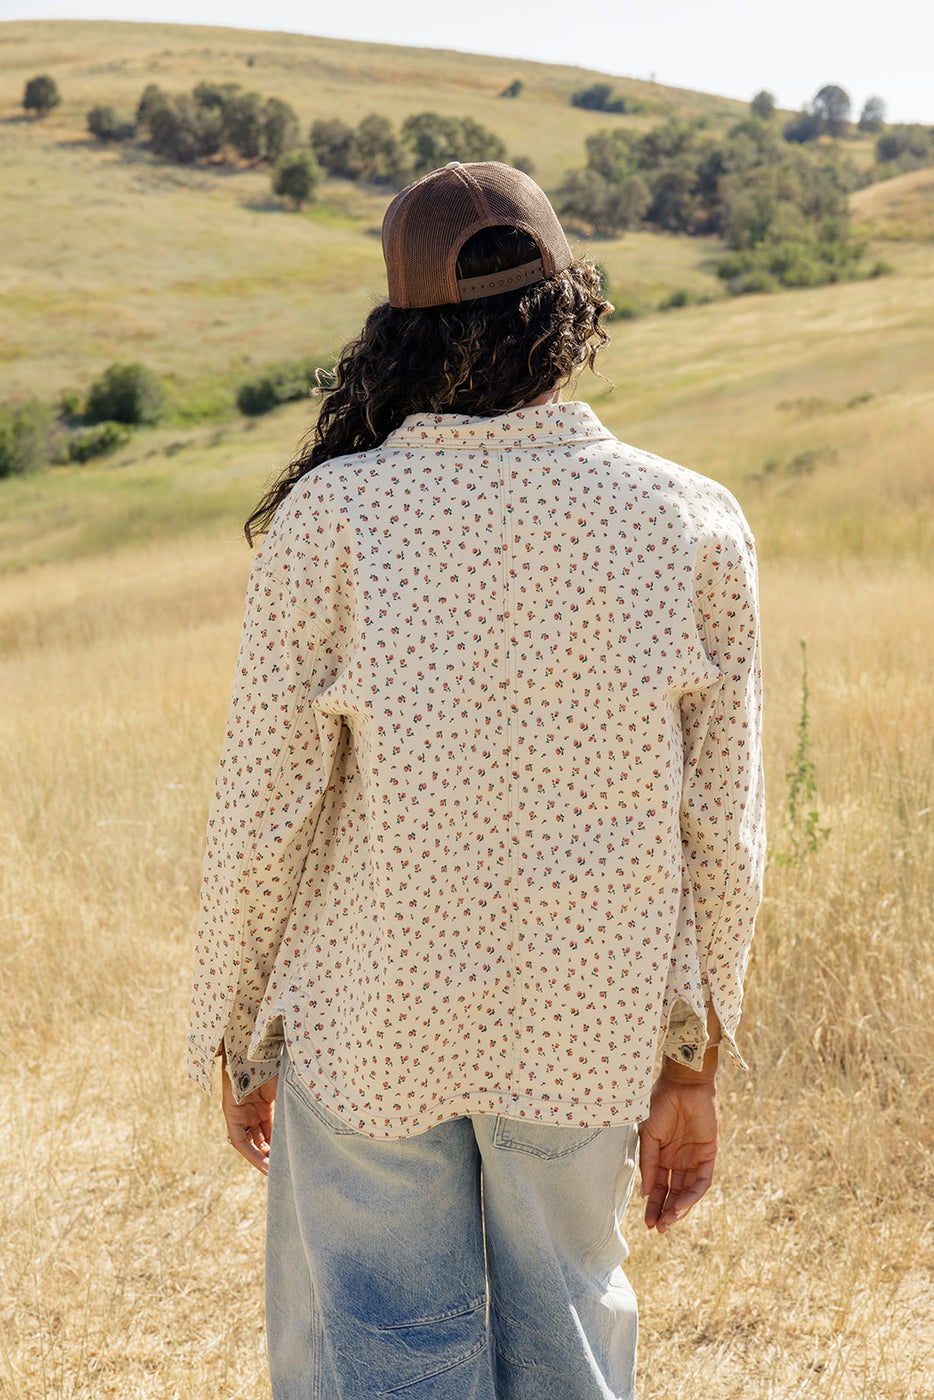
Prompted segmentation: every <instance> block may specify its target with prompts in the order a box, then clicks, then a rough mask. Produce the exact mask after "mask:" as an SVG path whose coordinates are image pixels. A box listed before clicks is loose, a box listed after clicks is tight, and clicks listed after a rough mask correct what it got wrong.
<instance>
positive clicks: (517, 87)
mask: <svg viewBox="0 0 934 1400" xmlns="http://www.w3.org/2000/svg"><path fill="white" fill-rule="evenodd" d="M523 86H524V84H523V82H522V79H521V78H514V79H513V81H512V82H511V83H510V84H509V85H508V86H507V87H504V88H503V90H502V92H501V93H500V97H518V96H519V93H520V92H521V91H522V88H523Z"/></svg>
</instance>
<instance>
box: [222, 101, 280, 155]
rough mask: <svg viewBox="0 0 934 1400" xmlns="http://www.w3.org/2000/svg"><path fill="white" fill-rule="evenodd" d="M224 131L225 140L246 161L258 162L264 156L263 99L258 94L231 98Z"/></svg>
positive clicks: (226, 107) (223, 124) (225, 116)
mask: <svg viewBox="0 0 934 1400" xmlns="http://www.w3.org/2000/svg"><path fill="white" fill-rule="evenodd" d="M290 110H291V109H290ZM222 130H223V135H224V139H225V140H227V141H229V142H230V144H231V146H233V148H234V150H235V151H236V152H237V154H238V155H239V156H242V157H243V159H244V160H258V159H259V158H260V156H262V154H263V99H262V98H261V97H260V95H259V93H258V92H243V93H235V94H234V95H233V96H231V97H230V99H229V100H228V101H227V102H226V103H225V105H224V109H223V123H222Z"/></svg>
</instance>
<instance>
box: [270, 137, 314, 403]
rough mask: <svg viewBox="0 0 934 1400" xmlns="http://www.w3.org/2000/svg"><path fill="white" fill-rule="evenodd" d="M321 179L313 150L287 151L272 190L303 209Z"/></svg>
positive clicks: (311, 197)
mask: <svg viewBox="0 0 934 1400" xmlns="http://www.w3.org/2000/svg"><path fill="white" fill-rule="evenodd" d="M320 180H321V167H320V165H319V164H318V162H317V161H316V160H315V157H314V153H313V152H312V151H287V152H286V154H285V155H284V156H280V157H279V159H278V160H277V161H276V166H275V169H274V170H273V175H272V191H273V194H277V195H279V197H280V199H288V200H291V202H292V203H293V204H294V205H295V208H296V209H301V207H302V205H303V204H305V203H307V201H308V200H309V199H313V198H314V193H315V190H316V189H317V187H318V184H319V182H320ZM263 411H265V410H263Z"/></svg>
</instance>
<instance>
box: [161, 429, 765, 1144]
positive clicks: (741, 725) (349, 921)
mask: <svg viewBox="0 0 934 1400" xmlns="http://www.w3.org/2000/svg"><path fill="white" fill-rule="evenodd" d="M763 858H764V827H763V800H762V770H761V743H760V669H759V649H758V610H757V598H756V571H755V557H754V551H753V543H752V539H751V536H750V533H749V529H748V526H747V524H746V522H745V520H744V518H743V515H742V513H741V511H740V509H739V507H738V506H737V504H736V502H735V501H734V499H733V498H732V496H731V495H730V494H729V493H728V492H727V491H726V490H725V489H724V488H723V487H721V486H719V485H717V484H716V483H714V482H712V481H708V480H706V479H705V478H703V477H701V476H698V475H696V474H694V473H693V472H690V471H686V470H684V469H683V468H681V467H678V466H675V465H673V464H672V463H670V462H666V461H663V460H661V459H660V458H658V457H654V456H652V455H650V454H649V453H646V452H642V451H639V450H637V449H635V448H632V447H627V446H626V445H624V444H622V443H620V442H618V441H617V440H616V439H615V438H614V437H613V436H612V434H610V433H609V432H608V431H607V430H606V429H605V428H604V427H603V426H602V424H601V423H600V422H599V421H598V420H597V418H596V417H595V416H594V414H593V413H592V411H591V410H590V409H589V407H588V406H587V405H586V404H583V403H566V404H565V403H559V404H550V405H547V406H542V407H533V408H525V409H520V410H516V411H515V412H512V413H508V414H505V415H503V416H501V417H498V418H492V419H482V418H470V417H463V416H459V415H456V414H444V415H441V416H431V415H424V416H423V415H419V416H412V417H409V418H407V419H406V420H405V421H404V422H403V423H402V425H401V427H399V428H398V429H396V430H395V431H394V432H392V433H391V434H390V435H389V437H388V438H387V439H386V441H385V442H384V443H383V444H382V445H381V446H380V447H377V448H374V449H372V450H370V451H367V452H362V453H359V454H357V455H353V456H347V457H342V458H338V459H335V460H333V461H330V462H327V463H325V464H324V465H323V466H321V467H319V468H317V469H315V470H314V471H312V472H310V473H309V474H308V475H306V476H304V477H303V478H302V479H301V480H300V481H299V482H298V484H297V485H296V486H295V488H294V489H293V491H292V493H291V495H290V496H289V497H288V499H287V500H286V501H285V502H283V504H282V506H281V507H280V509H279V512H278V514H277V516H276V519H275V522H274V524H273V527H272V529H271V531H270V533H269V534H268V536H267V537H266V539H265V541H264V542H263V544H262V547H261V548H260V549H259V551H258V553H257V555H256V559H255V563H254V568H253V572H252V575H251V580H250V585H249V591H248V598H247V604H246V617H245V622H244V629H243V638H242V644H241V647H240V654H239V660H238V663H237V672H236V682H235V686H234V693H233V700H232V703H231V709H230V718H229V723H228V728H227V737H226V742H225V744H224V749H223V753H222V756H221V761H220V768H219V771H218V775H217V783H216V789H215V794H214V800H213V804H212V808H211V814H210V819H209V824H208V833H207V850H206V855H205V863H204V881H203V886H202V897H201V919H200V928H199V934H198V942H197V951H196V957H195V969H194V994H193V1000H192V1021H191V1033H190V1036H189V1050H190V1059H189V1066H190V1073H191V1074H192V1077H193V1078H195V1079H196V1081H198V1082H199V1083H201V1084H202V1085H203V1086H204V1087H206V1088H207V1087H209V1085H210V1077H211V1066H212V1062H213V1060H214V1058H215V1056H216V1055H217V1053H218V1051H219V1048H220V1045H221V1043H222V1042H223V1043H224V1045H225V1047H226V1054H227V1065H228V1073H229V1074H230V1076H231V1081H232V1083H233V1086H234V1091H235V1093H236V1095H237V1097H238V1098H242V1097H243V1096H244V1095H245V1094H246V1093H248V1092H249V1091H250V1090H251V1089H252V1088H254V1087H255V1086H256V1085H257V1084H259V1083H260V1082H262V1081H263V1080H264V1079H266V1078H269V1077H270V1076H271V1075H272V1074H274V1073H275V1072H276V1070H277V1068H278V1062H279V1057H280V1055H281V1053H282V1049H283V1044H284V1043H287V1045H288V1050H289V1056H290V1058H291V1060H292V1063H293V1064H294V1066H295V1069H296V1071H297V1073H298V1074H299V1076H300V1077H301V1078H302V1080H303V1081H304V1083H305V1084H306V1085H307V1087H308V1088H309V1089H310V1090H311V1092H312V1093H313V1094H314V1095H315V1096H317V1097H318V1099H319V1100H320V1101H321V1102H322V1103H323V1104H324V1105H326V1106H327V1107H328V1108H329V1109H331V1110H332V1111H333V1112H335V1113H337V1114H338V1115H339V1116H340V1117H341V1118H342V1119H343V1120H344V1121H345V1123H346V1124H347V1126H348V1127H350V1128H352V1129H356V1130H358V1131H362V1132H364V1133H366V1134H369V1135H370V1136H372V1137H386V1138H397V1137H405V1136H406V1135H408V1134H411V1133H416V1132H420V1131H422V1130H424V1129H426V1128H428V1127H430V1126H432V1125H433V1124H435V1123H438V1122H441V1121H443V1120H445V1119H447V1118H450V1117H453V1116H455V1115H458V1114H466V1113H495V1114H502V1115H506V1116H508V1117H513V1118H528V1119H533V1120H537V1121H540V1122H545V1123H553V1124H563V1125H575V1126H585V1125H595V1124H607V1123H610V1122H613V1121H619V1120H621V1119H628V1120H636V1119H639V1118H641V1117H644V1116H645V1114H646V1113H647V1111H648V1098H649V1089H650V1085H651V1081H652V1077H653V1069H654V1060H655V1056H656V1052H657V1049H658V1047H659V1045H660V1044H661V1045H662V1048H663V1050H664V1052H665V1053H666V1054H668V1055H671V1056H674V1057H677V1058H678V1059H680V1060H681V1061H682V1062H683V1063H687V1064H692V1063H693V1064H696V1065H697V1066H698V1067H699V1065H700V1061H701V1059H702V1056H703V1050H704V1046H705V1044H706V1031H705V1027H704V1021H705V1016H706V1008H707V1006H708V1003H711V1002H712V1004H713V1006H714V1008H715V1010H716V1011H717V1013H718V1015H719V1018H720V1022H721V1024H722V1026H723V1032H724V1037H725V1039H726V1042H727V1044H728V1045H729V1046H730V1047H731V1050H732V1051H733V1052H734V1053H735V1043H734V1040H733V1036H734V1032H735V1030H736V1026H737V1022H738V1020H739V1015H740V1003H741V998H742V983H743V974H744V970H745V966H746V960H747V956H748V950H749V942H750V938H751V935H752V929H753V920H754V917H755V912H756V908H757V905H758V902H759V897H760V884H761V877H762V868H763Z"/></svg>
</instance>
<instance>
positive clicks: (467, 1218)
mask: <svg viewBox="0 0 934 1400" xmlns="http://www.w3.org/2000/svg"><path fill="white" fill-rule="evenodd" d="M636 1142H637V1132H636V1128H635V1126H634V1125H633V1124H629V1123H623V1124H620V1125H619V1126H616V1127H612V1128H603V1129H601V1128H564V1127H550V1126H541V1125H538V1124H534V1123H526V1122H521V1121H519V1120H516V1119H510V1118H498V1117H494V1116H492V1115H489V1114H477V1115H473V1116H471V1117H461V1118H453V1119H450V1120H449V1121H447V1122H445V1123H441V1124H439V1125H438V1126H437V1127H434V1128H430V1129H428V1131H427V1132H423V1133H419V1134H417V1135H416V1136H414V1137H409V1138H404V1139H402V1140H401V1141H387V1140H385V1139H378V1140H374V1139H373V1138H369V1137H366V1136H365V1135H363V1134H361V1133H357V1132H354V1131H353V1130H351V1129H348V1128H347V1127H345V1126H344V1125H343V1124H342V1123H341V1122H340V1120H339V1119H338V1118H336V1117H335V1116H334V1115H333V1114H332V1113H330V1112H329V1111H328V1110H327V1109H324V1108H322V1107H321V1106H320V1105H319V1104H317V1103H316V1102H315V1100H314V1098H313V1096H312V1095H311V1094H310V1093H309V1092H308V1090H307V1089H306V1088H305V1086H304V1085H303V1084H302V1083H301V1081H300V1080H299V1078H298V1076H297V1075H296V1074H295V1071H294V1069H293V1068H292V1067H291V1066H290V1065H289V1064H288V1061H287V1060H286V1061H285V1062H284V1064H283V1075H282V1082H281V1084H280V1089H279V1093H278V1096H277V1103H276V1118H275V1128H274V1130H273V1139H272V1152H271V1159H270V1168H269V1208H268V1226H267V1247H266V1329H267V1337H268V1344H269V1366H270V1373H271V1376H272V1390H273V1396H274V1397H275V1400H365V1397H374V1396H390V1397H395V1400H494V1397H495V1400H631V1397H632V1395H633V1386H634V1380H635V1366H636V1301H635V1296H634V1294H633V1291H632V1289H631V1287H630V1285H629V1283H628V1281H627V1279H626V1277H625V1275H624V1273H623V1271H622V1268H621V1267H620V1265H621V1263H622V1262H623V1260H625V1258H626V1256H627V1253H628V1251H627V1249H626V1245H625V1243H624V1241H623V1238H622V1236H621V1234H620V1230H619V1226H620V1220H621V1218H622V1214H623V1211H624V1210H625V1207H626V1203H627V1201H628V1199H629V1196H630V1193H631V1191H632V1184H633V1177H634V1173H635V1155H636ZM481 1182H482V1194H481Z"/></svg>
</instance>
